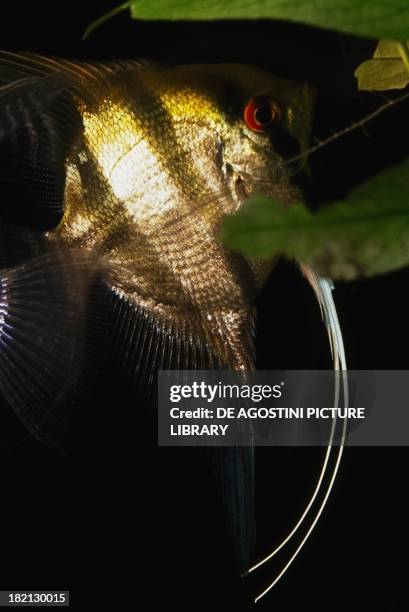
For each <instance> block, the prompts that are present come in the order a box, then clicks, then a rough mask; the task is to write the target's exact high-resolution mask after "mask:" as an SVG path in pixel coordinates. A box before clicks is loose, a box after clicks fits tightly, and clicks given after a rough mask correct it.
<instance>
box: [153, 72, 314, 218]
mask: <svg viewBox="0 0 409 612" xmlns="http://www.w3.org/2000/svg"><path fill="white" fill-rule="evenodd" d="M168 79H170V81H172V80H173V86H172V85H171V86H170V87H169V88H168V89H167V90H166V93H165V94H164V95H162V101H163V100H164V101H165V106H167V109H168V112H169V114H170V116H171V118H172V121H173V126H174V129H175V132H176V133H177V141H178V142H179V143H181V144H182V149H183V150H184V151H185V152H186V153H187V154H188V155H189V166H190V168H191V170H192V171H193V172H194V169H196V172H197V176H199V177H200V179H201V180H198V181H196V182H195V181H192V184H193V183H195V186H196V191H195V193H194V194H192V195H193V196H194V195H196V196H197V197H199V198H203V197H205V198H206V196H208V197H210V196H211V195H212V194H213V195H217V193H220V194H225V197H224V198H223V199H222V202H223V207H222V208H221V209H220V212H222V213H226V212H234V211H235V210H238V209H239V208H240V207H241V205H242V204H243V203H244V202H245V201H246V199H247V198H248V196H249V195H250V194H251V193H254V192H255V191H257V192H261V193H263V194H265V195H269V196H271V197H274V198H275V199H276V200H277V201H278V203H280V204H283V205H284V206H285V205H288V204H290V203H291V202H293V201H297V200H300V198H301V197H302V196H301V193H300V190H299V188H298V187H297V185H296V181H295V180H294V176H295V175H297V174H298V173H299V172H300V171H301V170H302V168H303V166H305V160H306V157H307V156H306V154H305V153H306V149H307V147H308V142H309V136H310V129H311V121H312V110H313V99H314V95H313V90H312V88H311V87H310V86H309V85H308V84H306V83H301V84H300V83H295V82H293V81H289V80H287V79H284V78H280V77H276V76H273V75H271V74H270V73H269V72H267V71H265V70H262V69H260V68H256V67H254V66H249V65H241V64H217V65H196V66H181V67H178V68H175V69H170V70H169V73H168ZM293 158H297V161H296V162H294V163H292V162H291V160H292V159H293ZM193 199H194V198H193ZM215 218H216V215H215Z"/></svg>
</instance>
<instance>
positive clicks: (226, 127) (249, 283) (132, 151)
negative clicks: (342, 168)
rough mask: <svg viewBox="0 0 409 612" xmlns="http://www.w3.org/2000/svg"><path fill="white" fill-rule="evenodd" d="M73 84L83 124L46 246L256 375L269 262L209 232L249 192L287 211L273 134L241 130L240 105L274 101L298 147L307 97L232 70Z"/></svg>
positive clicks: (288, 193) (285, 181) (98, 71)
mask: <svg viewBox="0 0 409 612" xmlns="http://www.w3.org/2000/svg"><path fill="white" fill-rule="evenodd" d="M68 68H70V67H69V66H66V67H64V64H62V70H63V71H64V70H65V71H67V70H68ZM70 70H72V68H70ZM71 78H72V80H73V84H72V92H73V103H74V105H75V108H76V111H77V112H78V115H79V118H80V124H81V129H79V130H77V134H76V137H75V139H74V141H73V143H72V146H71V149H70V150H69V151H68V154H67V158H66V160H65V168H66V183H65V191H64V203H63V210H64V213H63V217H62V220H61V222H60V223H59V225H58V226H57V227H56V228H55V229H53V230H52V231H49V232H48V233H47V236H46V238H47V240H49V241H51V242H55V241H57V242H58V243H60V244H64V245H67V246H70V247H79V248H81V249H87V250H93V251H94V252H97V253H98V254H99V255H101V256H103V257H104V258H105V259H106V261H107V262H109V267H110V273H109V278H108V279H107V280H108V282H109V283H110V284H111V286H112V288H113V289H114V291H116V292H117V293H118V295H122V296H125V297H126V298H127V299H128V300H130V301H131V302H135V303H136V304H138V305H139V306H140V307H142V308H144V309H146V310H147V311H149V312H150V313H151V314H152V315H153V316H154V317H155V318H156V319H157V320H158V322H159V323H160V325H161V326H162V327H163V328H164V329H165V328H166V329H176V330H178V332H179V333H181V334H182V335H183V336H185V337H189V338H194V339H196V340H195V341H196V342H199V343H200V344H201V345H203V346H207V347H209V349H210V351H211V353H212V354H213V356H214V358H215V361H217V362H219V363H221V364H224V365H225V366H226V365H227V366H229V367H232V368H235V369H243V370H245V369H250V368H252V367H253V365H254V362H253V349H252V341H251V328H252V320H253V303H254V299H255V297H256V294H257V292H258V291H259V290H260V288H261V286H262V284H263V283H264V281H265V280H266V278H267V276H268V274H269V272H270V270H271V267H272V262H260V261H256V260H252V259H250V258H247V257H244V256H242V255H239V254H237V253H232V252H230V251H228V250H227V249H226V248H225V247H224V246H223V245H222V244H221V243H220V241H219V239H218V231H219V229H220V224H221V222H222V218H223V216H224V215H225V214H228V213H234V212H235V211H237V210H238V209H239V208H240V207H241V206H242V205H243V204H244V202H245V200H246V198H247V196H248V195H249V194H250V193H252V192H253V191H255V190H259V191H263V192H264V193H268V194H270V195H271V196H272V197H274V198H275V199H276V200H277V201H278V202H280V203H281V204H282V205H288V204H289V203H291V202H292V201H295V200H299V199H300V197H301V194H300V192H299V190H298V189H297V187H295V186H294V185H293V184H292V183H291V177H289V176H288V172H287V171H286V170H285V169H284V166H283V161H284V160H283V158H282V157H281V156H280V154H279V153H278V152H277V151H276V150H275V148H274V134H272V133H271V132H270V131H268V132H267V133H261V134H260V133H256V132H254V131H252V130H251V129H249V128H248V127H247V125H246V124H245V122H244V120H243V109H244V108H245V106H246V104H247V102H248V101H249V100H251V99H255V98H257V97H258V96H269V97H272V98H274V100H276V101H277V104H278V105H279V107H280V113H281V115H282V117H281V118H280V125H279V126H277V127H276V131H281V132H283V131H286V132H287V133H288V135H289V136H290V137H292V138H293V139H294V141H296V142H297V143H298V145H299V147H300V148H301V147H303V146H305V145H306V143H307V138H308V133H309V127H310V120H311V94H310V91H309V90H308V88H306V87H305V86H299V85H296V84H294V83H291V82H288V81H285V80H283V79H278V78H275V77H272V76H271V75H270V74H269V73H267V72H265V71H262V70H260V69H257V68H255V67H251V66H243V65H235V64H231V65H223V64H221V65H199V66H181V67H176V68H159V67H153V66H152V67H151V66H144V65H140V64H138V63H136V62H135V63H129V64H126V65H124V66H122V67H117V68H114V67H110V68H88V69H86V68H83V69H81V68H78V69H76V70H74V73H73V74H71Z"/></svg>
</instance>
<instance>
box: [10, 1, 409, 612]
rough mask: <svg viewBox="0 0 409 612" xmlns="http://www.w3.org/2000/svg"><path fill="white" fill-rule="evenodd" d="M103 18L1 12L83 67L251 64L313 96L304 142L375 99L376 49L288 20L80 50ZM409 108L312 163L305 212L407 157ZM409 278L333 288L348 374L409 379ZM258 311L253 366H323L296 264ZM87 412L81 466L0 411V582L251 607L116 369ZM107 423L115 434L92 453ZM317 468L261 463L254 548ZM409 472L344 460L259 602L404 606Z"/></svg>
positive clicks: (200, 489) (183, 476) (397, 455)
mask: <svg viewBox="0 0 409 612" xmlns="http://www.w3.org/2000/svg"><path fill="white" fill-rule="evenodd" d="M111 7H112V3H111V2H98V3H91V2H87V3H82V4H80V3H78V4H77V5H75V6H72V5H70V4H64V3H62V4H60V3H45V2H38V3H25V4H21V3H14V4H11V5H10V4H9V5H8V6H7V7H3V8H2V17H1V22H0V36H1V37H0V47H2V48H4V49H10V50H15V51H19V50H28V51H36V52H42V53H46V54H53V55H57V56H58V55H60V56H63V57H71V58H79V59H87V58H93V59H113V58H135V57H144V58H147V59H154V60H159V61H164V60H166V61H167V62H176V63H192V62H200V61H207V62H212V61H213V62H220V61H239V62H246V63H253V64H257V65H261V66H264V67H267V68H269V69H270V70H271V71H272V72H274V73H276V74H279V75H283V76H287V77H289V78H294V79H302V80H308V81H310V82H312V83H313V84H314V85H315V87H316V89H317V94H318V97H317V108H316V118H315V125H314V136H315V137H317V138H319V139H320V140H321V139H323V138H325V137H326V136H329V135H331V134H332V133H333V131H334V130H339V129H341V128H342V127H345V126H347V125H348V124H350V123H351V121H353V120H357V119H359V118H361V117H363V116H364V115H365V114H367V113H368V112H370V111H371V110H373V109H374V108H376V107H377V106H379V104H381V103H382V99H381V98H380V97H379V96H376V95H373V94H358V93H357V91H356V83H355V80H354V77H353V76H352V75H353V70H354V69H355V67H356V66H357V65H358V64H359V63H360V62H361V61H362V60H364V59H366V58H368V57H369V56H370V54H371V53H372V51H373V49H374V45H375V43H374V42H373V41H368V40H360V39H357V38H353V37H348V36H344V35H338V34H335V33H332V32H325V31H322V30H316V29H314V28H307V27H304V26H298V25H289V24H285V23H271V22H254V23H249V22H241V23H240V22H224V23H221V22H216V23H202V24H200V23H173V24H172V23H168V24H167V23H162V22H157V23H142V22H132V21H131V20H130V19H128V17H127V15H125V14H124V15H121V16H119V17H117V18H115V19H114V20H112V21H111V22H109V23H108V24H107V25H105V26H103V27H101V29H100V30H99V31H98V32H96V33H95V34H94V35H93V36H92V37H91V38H90V39H89V40H88V41H86V42H85V43H83V42H81V36H82V34H83V32H84V29H85V28H86V26H87V25H88V24H89V23H90V22H91V21H92V20H93V19H95V18H96V17H98V16H99V15H100V14H101V13H103V12H104V11H105V10H109V9H110V8H111ZM408 110H409V109H408V107H407V105H406V107H405V108H403V107H399V108H398V107H397V108H395V109H393V110H390V111H388V112H387V114H385V115H384V116H383V117H381V118H380V119H378V120H376V121H375V122H373V123H371V124H370V125H369V126H368V127H367V130H366V131H365V132H363V131H362V130H358V131H356V132H355V133H354V134H352V135H350V136H347V137H345V138H343V139H340V140H339V141H337V143H335V144H332V145H329V146H328V147H326V148H325V149H323V150H322V151H321V152H320V153H317V154H316V155H314V156H313V157H312V159H311V175H312V181H311V185H310V186H309V188H308V198H309V204H310V205H311V207H316V206H318V205H320V204H321V203H323V202H325V200H327V199H330V198H333V197H337V196H342V195H343V194H344V193H345V192H346V191H348V189H350V188H351V187H352V186H353V185H355V184H356V183H358V182H359V181H361V180H363V179H364V178H365V177H367V176H370V175H371V174H373V173H374V172H376V171H378V170H379V169H381V168H384V167H387V166H388V165H390V164H392V163H394V162H395V161H397V160H399V159H401V158H402V157H403V156H404V155H405V153H407V150H408V142H407V139H408V121H407V113H408ZM408 280H409V274H408V272H407V271H406V270H403V271H400V272H396V273H393V274H390V275H387V276H383V277H379V278H375V279H371V280H365V281H359V282H354V283H350V284H346V283H345V284H344V283H339V284H337V286H336V290H335V294H334V295H335V300H336V304H337V307H338V311H339V316H340V320H341V326H342V328H343V332H344V338H345V344H346V352H347V359H348V364H349V367H350V368H353V369H366V368H368V369H369V368H374V369H405V368H406V367H407V357H406V354H405V352H406V351H405V349H406V344H407V331H406V330H407V320H406V317H407V312H408V297H407V285H408ZM258 306H259V313H260V314H259V321H258V330H259V333H258V337H257V345H258V355H259V367H261V368H266V369H267V368H275V367H276V368H280V369H281V368H293V369H295V368H302V369H306V368H325V367H330V356H329V351H328V346H327V340H326V337H325V331H324V329H323V326H322V325H321V322H320V316H319V310H318V307H317V305H316V304H315V300H314V297H313V295H312V292H311V291H310V289H309V288H308V287H307V286H306V284H305V282H304V281H303V280H302V279H301V278H300V277H299V274H298V272H297V270H296V268H295V266H293V265H292V264H291V263H285V262H283V263H281V264H280V265H279V266H278V268H277V270H276V272H274V273H273V275H272V277H271V279H270V281H269V283H268V285H267V287H266V288H265V290H264V291H263V293H262V295H261V296H260V299H259V304H258ZM90 402H91V404H92V406H93V408H94V412H92V410H91V411H88V412H90V413H91V414H93V415H94V416H93V418H89V419H88V422H87V423H85V424H84V432H83V440H82V443H83V446H84V448H85V449H86V450H85V451H84V453H83V458H82V459H83V460H81V461H80V462H75V461H72V460H70V459H68V458H66V457H63V456H61V455H59V454H58V453H56V452H54V451H52V450H50V449H48V448H46V447H44V446H41V445H40V444H39V443H37V442H36V441H34V440H31V439H29V438H28V437H27V436H26V435H25V434H24V433H23V431H22V429H20V426H19V425H18V424H17V423H16V422H15V420H14V419H13V417H12V416H11V415H9V414H8V413H7V408H6V407H4V409H3V415H2V416H3V419H2V421H3V425H2V434H1V441H2V445H1V448H0V482H1V492H2V495H1V503H0V544H1V545H0V551H1V556H0V588H2V589H26V590H27V589H52V588H54V589H57V588H59V589H69V590H70V591H71V596H72V605H73V606H74V607H75V608H76V609H90V608H92V607H95V608H99V607H100V606H101V605H102V604H103V603H107V604H108V605H111V606H113V607H114V609H118V610H121V609H128V607H129V606H131V605H135V606H138V608H141V609H146V610H150V609H153V608H156V607H158V606H163V607H168V606H169V607H170V606H177V608H178V609H189V610H195V609H201V608H202V607H204V606H206V607H209V606H210V605H211V606H212V607H213V608H215V609H217V608H219V609H222V608H226V609H228V608H229V607H231V608H232V609H233V608H234V609H248V606H247V604H245V603H244V602H245V601H246V598H247V595H246V594H245V593H244V592H241V591H240V587H239V580H236V579H235V578H234V571H233V565H232V562H231V552H230V550H229V547H228V545H227V544H226V538H225V536H224V533H225V526H224V524H223V515H222V512H221V509H220V507H219V505H218V503H217V502H216V501H215V496H214V492H213V483H212V482H211V477H210V476H209V474H208V473H207V472H206V470H205V469H204V468H203V465H202V464H201V463H200V462H198V461H196V459H197V457H196V455H197V454H195V453H194V452H193V451H195V450H196V449H164V448H161V449H152V448H150V449H149V448H147V447H148V445H147V444H145V443H143V442H142V441H141V439H143V438H144V437H145V438H146V437H149V436H150V432H146V431H141V428H140V424H139V423H138V422H137V419H136V418H135V414H137V410H138V402H137V400H136V399H135V397H134V395H133V394H132V392H131V390H129V389H127V388H126V386H125V384H124V381H123V380H122V379H121V377H120V375H119V374H117V373H110V374H109V375H108V376H106V377H105V380H104V382H103V383H102V382H100V385H99V386H98V388H97V389H94V390H93V395H92V400H90ZM132 419H134V420H132ZM100 421H102V422H103V423H104V424H105V429H109V428H111V427H112V431H111V436H110V437H105V438H103V437H102V438H101V439H102V440H104V442H101V440H99V443H98V444H96V439H97V438H98V436H99V434H100V432H101V431H102V430H103V429H104V427H103V426H101V424H100ZM131 423H132V425H131ZM138 425H139V427H138ZM101 435H102V434H101ZM84 441H85V443H84ZM96 448H97V449H98V450H95V449H96ZM188 450H189V452H188ZM190 450H191V451H192V452H190ZM322 456H323V449H309V448H305V449H293V450H287V449H263V450H262V451H258V452H257V465H258V477H257V478H258V490H257V512H258V523H259V524H258V534H259V548H258V553H259V554H262V553H263V552H266V551H268V550H269V549H270V548H271V547H273V546H274V544H275V542H277V541H279V539H280V535H283V534H285V533H286V531H287V530H288V526H290V525H292V524H293V521H294V520H295V519H296V518H297V517H298V516H299V514H300V511H301V510H302V507H303V504H305V499H306V496H307V494H308V492H309V491H310V490H311V488H312V485H313V482H314V479H315V478H316V474H317V473H318V469H319V463H320V460H321V459H322ZM406 468H407V450H406V449H405V448H353V449H347V450H346V452H345V458H344V460H343V463H342V465H341V469H340V473H339V477H338V479H337V482H336V485H335V488H334V491H333V493H332V495H331V497H330V500H329V502H328V506H327V509H326V510H325V512H324V515H323V517H322V518H321V520H320V522H319V524H318V526H317V528H316V530H315V532H314V533H313V535H312V537H311V538H310V540H309V542H308V544H307V545H306V546H305V548H304V551H303V553H302V554H301V556H300V557H299V558H298V560H297V561H296V562H295V563H294V565H293V566H292V568H291V569H290V571H289V572H288V574H287V575H286V576H285V577H284V578H283V579H282V581H281V582H280V583H279V585H278V586H277V587H276V589H275V590H274V591H273V592H272V593H271V594H270V595H269V597H268V598H266V600H265V601H264V603H260V604H257V606H258V608H259V609H262V610H299V609H314V610H316V611H317V612H318V611H320V610H328V609H331V610H337V609H352V610H382V611H385V612H386V611H392V610H393V611H398V610H406V609H407V608H408V596H407V590H406V589H407V587H406V585H405V583H404V582H403V577H404V575H405V570H406V567H405V566H404V564H405V563H406V562H405V550H406V548H407V544H408V538H407V509H408V508H407V500H406ZM285 559H286V556H285V554H284V555H283V556H282V557H280V558H278V559H277V561H275V562H273V563H271V565H270V566H269V569H268V570H266V571H265V572H264V573H262V576H261V579H260V580H257V579H256V580H254V581H250V582H249V584H248V586H249V591H250V592H254V591H255V590H256V591H257V590H258V589H259V587H260V586H263V585H264V584H267V583H268V581H269V579H270V577H271V576H272V575H273V573H274V572H275V571H276V570H277V568H278V567H280V564H279V563H278V561H282V562H284V560H285ZM102 589H104V591H105V592H104V594H102V593H101V590H102ZM145 598H147V600H145ZM142 602H144V603H142Z"/></svg>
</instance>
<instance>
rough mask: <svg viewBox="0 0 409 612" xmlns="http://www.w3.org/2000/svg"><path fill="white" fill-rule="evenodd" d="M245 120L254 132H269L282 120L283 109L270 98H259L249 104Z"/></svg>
mask: <svg viewBox="0 0 409 612" xmlns="http://www.w3.org/2000/svg"><path fill="white" fill-rule="evenodd" d="M243 119H244V122H245V124H246V125H247V127H248V128H250V130H253V132H267V131H268V130H269V129H270V128H271V127H272V126H273V125H274V124H276V123H278V122H279V121H280V119H281V109H280V107H279V106H278V104H277V102H276V101H275V100H273V99H272V98H269V97H268V96H259V97H257V98H253V99H252V100H250V101H249V102H247V104H246V106H245V108H244V113H243Z"/></svg>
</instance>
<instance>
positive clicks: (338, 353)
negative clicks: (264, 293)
mask: <svg viewBox="0 0 409 612" xmlns="http://www.w3.org/2000/svg"><path fill="white" fill-rule="evenodd" d="M302 269H303V272H304V274H305V276H306V278H307V279H308V281H309V282H310V284H311V286H312V288H313V289H314V292H315V294H316V296H317V299H318V302H319V305H320V308H321V313H322V316H323V319H324V322H325V325H326V327H327V332H328V336H329V342H330V346H331V352H332V356H333V361H334V369H335V370H336V371H339V369H341V371H342V383H343V391H344V400H345V405H347V404H348V385H347V378H346V358H345V349H344V344H343V339H342V333H341V329H340V326H339V321H338V316H337V312H336V308H335V304H334V301H333V298H332V289H333V285H332V282H331V281H329V280H327V279H323V278H320V277H319V276H318V275H317V274H315V273H314V272H313V271H312V270H311V269H309V268H306V267H303V268H302ZM339 391H340V389H339V378H338V376H337V377H336V381H335V407H337V405H338V401H339ZM336 422H337V419H336V418H334V419H333V423H332V427H331V433H330V439H329V441H328V445H327V451H326V454H325V458H324V462H323V466H322V469H321V473H320V476H319V479H318V482H317V484H316V487H315V489H314V492H313V494H312V496H311V498H310V500H309V502H308V504H307V506H306V507H305V509H304V512H303V513H302V515H301V517H300V518H299V520H298V521H297V523H296V524H295V526H294V527H293V529H292V530H291V532H290V533H289V534H288V536H287V537H286V538H285V539H284V540H283V541H282V542H281V544H280V545H279V546H278V547H276V548H275V549H274V550H273V551H272V552H271V553H270V554H269V555H268V556H266V557H265V558H264V559H262V560H261V561H259V562H258V563H256V564H255V565H254V566H252V567H251V568H250V569H249V570H248V573H251V572H253V571H255V570H256V569H258V568H259V567H261V566H262V565H264V563H266V562H267V561H269V560H270V559H272V558H273V557H274V556H275V555H276V554H277V553H278V552H279V551H280V550H281V549H282V548H283V547H284V546H285V545H286V544H287V543H288V542H289V541H290V540H291V539H292V538H293V536H294V535H295V533H296V532H297V531H298V529H299V528H300V527H301V525H302V524H303V522H304V520H305V518H306V516H307V514H308V513H309V511H310V509H311V507H312V506H313V504H314V502H315V500H316V498H317V496H318V494H319V491H320V489H321V486H322V482H323V480H324V477H325V474H326V471H327V467H328V462H329V459H330V455H331V451H332V448H333V442H334V435H335V429H336ZM346 428H347V421H346V419H345V420H344V423H343V429H342V437H341V442H340V446H339V450H338V453H337V458H336V461H335V465H334V468H333V472H332V476H331V479H330V482H329V484H328V487H327V490H326V493H325V496H324V498H323V500H322V502H321V504H320V506H319V508H318V511H317V513H316V514H315V517H314V518H313V521H312V523H311V525H310V527H309V529H308V531H307V533H306V534H305V536H304V538H303V539H302V541H301V543H300V544H299V546H298V548H297V549H296V551H295V552H294V554H293V555H292V557H291V558H290V560H289V561H288V562H287V564H286V565H285V566H284V568H283V569H282V570H281V572H280V573H279V574H278V576H276V578H275V579H274V581H273V582H272V583H271V584H270V585H269V586H268V587H267V588H266V589H265V590H264V591H263V592H262V593H260V595H258V596H257V597H256V599H255V603H257V601H259V600H260V599H261V598H262V597H264V596H265V595H266V594H267V593H268V592H269V591H270V590H271V589H272V588H273V587H274V586H275V585H276V584H277V582H278V581H279V580H280V579H281V578H282V576H283V575H284V574H285V573H286V572H287V570H288V568H289V567H290V566H291V564H292V563H293V561H294V560H295V559H296V557H297V556H298V554H299V553H300V551H301V549H302V548H303V546H304V544H305V543H306V541H307V540H308V538H309V536H310V534H311V532H312V531H313V529H314V527H315V525H316V524H317V522H318V520H319V518H320V516H321V514H322V512H323V510H324V508H325V505H326V503H327V500H328V498H329V495H330V493H331V490H332V487H333V485H334V482H335V479H336V476H337V473H338V469H339V465H340V462H341V458H342V453H343V449H344V445H345V438H346Z"/></svg>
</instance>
